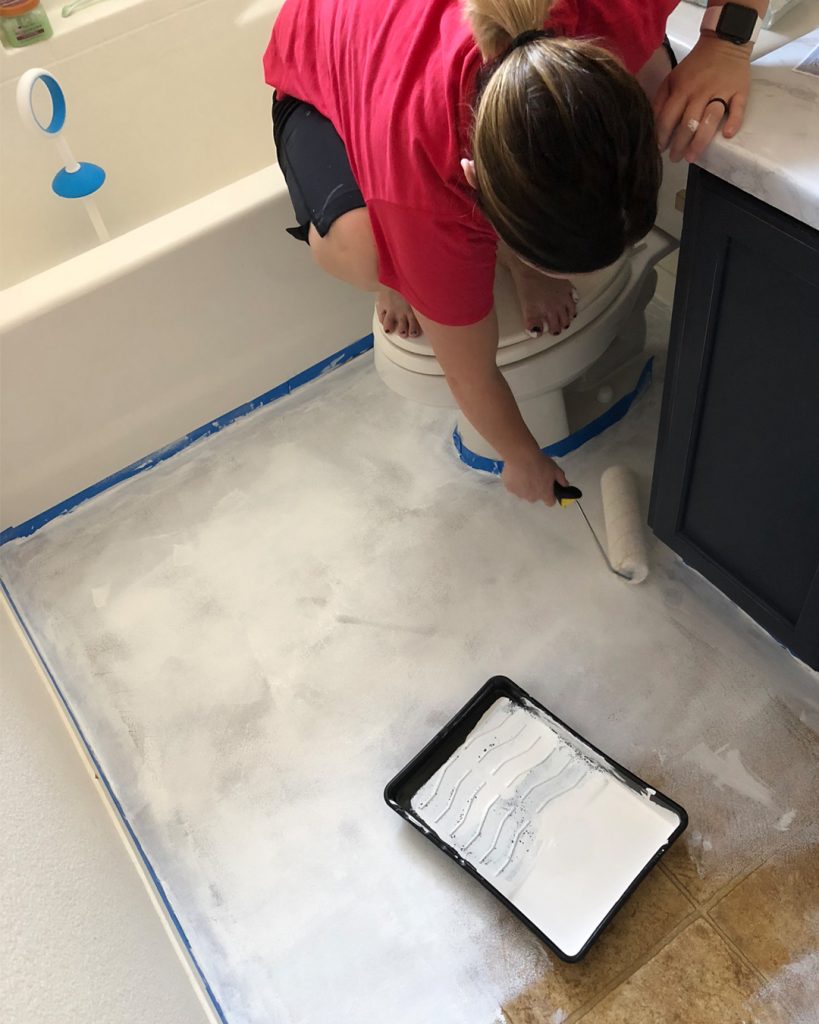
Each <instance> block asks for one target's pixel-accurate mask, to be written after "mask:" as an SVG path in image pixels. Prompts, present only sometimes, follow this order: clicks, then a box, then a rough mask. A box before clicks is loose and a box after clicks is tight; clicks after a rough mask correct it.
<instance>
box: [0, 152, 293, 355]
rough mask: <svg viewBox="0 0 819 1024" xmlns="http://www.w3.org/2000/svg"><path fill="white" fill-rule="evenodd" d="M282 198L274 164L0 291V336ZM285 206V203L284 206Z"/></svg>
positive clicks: (279, 175)
mask: <svg viewBox="0 0 819 1024" xmlns="http://www.w3.org/2000/svg"><path fill="white" fill-rule="evenodd" d="M286 196H287V186H286V184H285V181H284V177H283V175H282V173H281V170H280V169H279V167H278V165H277V164H275V163H272V164H268V165H267V166H266V167H263V168H261V169H260V170H258V171H254V172H252V173H251V174H248V175H246V176H245V177H243V178H239V179H238V180H236V181H234V182H231V183H230V184H228V185H224V186H223V187H222V188H219V189H217V190H216V191H214V192H210V193H208V194H207V195H205V196H202V197H200V198H199V199H194V200H192V201H191V202H190V203H186V204H185V205H184V206H180V207H177V209H175V210H171V211H170V212H168V213H165V214H162V216H160V217H155V218H154V219H153V220H150V221H148V222H147V223H145V224H141V225H139V227H136V228H132V229H131V230H130V231H127V232H125V233H124V234H122V235H118V236H117V237H115V238H112V239H111V240H110V241H108V242H104V243H102V244H100V245H96V246H94V247H93V248H91V249H88V250H86V251H85V252H83V253H80V254H79V255H77V256H72V257H71V258H70V259H68V260H64V261H63V262H62V263H57V264H55V265H54V266H53V267H49V268H48V269H47V270H43V271H41V272H40V273H39V274H34V275H33V276H32V277H29V278H26V280H25V281H19V282H18V283H17V284H13V285H10V286H9V287H8V288H5V289H3V290H2V291H0V341H2V335H3V334H5V333H6V332H10V331H12V330H14V329H15V328H17V327H19V326H21V325H22V324H25V323H28V322H30V321H32V320H35V319H37V317H39V316H42V315H45V314H46V313H50V312H52V311H53V310H55V309H58V308H59V307H60V306H62V305H65V304H67V303H69V302H72V301H75V300H77V299H80V298H82V297H83V296H84V295H87V294H89V293H90V292H92V291H94V290H95V289H97V288H99V287H101V286H103V285H105V284H108V283H109V282H111V281H114V280H117V279H118V278H121V277H125V276H127V275H128V274H129V273H131V272H133V271H135V270H138V269H139V268H140V267H142V266H144V265H145V264H147V263H149V262H151V261H152V260H154V259H156V258H157V257H160V256H162V255H164V254H165V253H168V252H172V251H174V250H175V249H179V248H182V247H183V246H184V245H186V244H188V243H190V242H195V241H196V240H197V239H198V238H201V237H203V236H204V235H207V234H209V233H210V232H211V231H213V230H215V229H217V228H218V227H219V226H220V225H222V224H224V223H226V222H228V221H231V220H234V219H237V218H238V217H240V216H242V215H244V214H246V213H248V212H250V211H251V210H254V209H258V208H260V207H262V206H265V205H266V204H267V203H271V202H274V201H275V200H277V199H278V198H284V197H286ZM288 201H289V200H288Z"/></svg>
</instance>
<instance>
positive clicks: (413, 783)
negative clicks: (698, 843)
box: [384, 676, 688, 963]
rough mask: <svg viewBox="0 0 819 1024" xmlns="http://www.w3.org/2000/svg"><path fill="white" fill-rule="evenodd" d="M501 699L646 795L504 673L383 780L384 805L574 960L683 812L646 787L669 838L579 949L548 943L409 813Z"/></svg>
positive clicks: (683, 821)
mask: <svg viewBox="0 0 819 1024" xmlns="http://www.w3.org/2000/svg"><path fill="white" fill-rule="evenodd" d="M502 697H506V698H508V699H509V700H510V701H512V703H513V704H517V705H519V706H521V707H524V708H525V707H527V706H528V707H530V708H536V709H538V711H540V712H542V713H543V714H544V715H545V716H546V717H547V718H548V719H549V720H550V721H551V722H553V723H554V724H555V726H556V727H557V728H556V731H557V732H558V733H559V732H560V731H561V730H563V731H565V733H567V734H569V736H571V737H572V738H573V739H575V740H577V741H579V744H580V745H581V750H582V748H586V750H587V751H591V752H593V754H594V755H595V758H594V759H595V760H596V761H597V762H599V763H600V764H601V765H603V766H604V767H605V768H606V769H608V770H609V771H610V772H611V774H612V775H613V776H615V777H616V778H617V779H618V780H619V781H620V782H622V783H624V784H625V785H626V786H628V787H630V788H632V789H634V790H635V791H637V792H639V793H640V794H641V795H643V796H645V794H646V791H647V789H648V785H647V783H645V782H644V781H643V780H642V779H639V778H638V777H637V776H636V775H634V774H632V773H631V772H630V771H628V769H627V768H624V767H623V766H622V765H620V764H618V763H617V762H616V761H613V760H612V759H611V758H610V757H608V756H607V755H606V754H604V753H603V752H602V751H601V750H599V749H598V748H597V747H595V746H593V744H591V743H589V742H588V740H586V739H585V738H584V737H583V736H581V735H580V734H579V733H577V732H575V731H574V730H573V729H571V728H570V727H569V726H568V725H566V724H565V722H562V721H561V720H560V719H559V718H557V717H556V716H555V715H553V714H552V713H551V712H550V711H548V710H547V709H546V708H544V707H543V705H542V704H540V703H538V701H536V700H534V699H533V698H532V697H530V696H529V694H527V693H525V692H524V691H523V690H522V689H521V688H520V687H519V686H516V685H515V683H513V682H512V681H511V680H510V679H507V678H505V677H504V676H495V677H493V678H492V679H490V680H489V682H487V683H486V684H485V685H484V686H483V687H481V689H480V690H479V691H478V692H477V693H476V694H475V696H474V697H473V698H472V699H471V700H470V701H468V702H467V703H466V704H465V705H464V707H462V708H461V710H460V711H459V712H458V713H457V714H456V715H455V716H454V717H453V718H452V719H451V720H450V721H449V722H448V723H447V724H446V725H445V726H444V727H443V729H441V731H440V732H439V733H438V734H437V735H436V736H435V737H434V738H433V739H432V740H430V742H429V743H428V744H427V745H426V746H425V747H424V749H423V750H422V751H421V752H420V753H419V754H418V755H417V756H416V757H414V758H413V759H412V760H411V761H410V762H409V764H408V765H407V766H406V767H405V768H403V769H402V770H401V771H400V772H399V773H398V774H397V775H396V776H395V778H394V779H392V781H391V782H389V783H388V785H387V787H386V789H385V790H384V799H385V800H386V801H387V803H388V804H389V806H390V807H392V809H393V810H394V811H396V813H398V814H400V815H401V817H403V818H405V819H406V820H407V821H408V822H409V823H410V824H411V825H412V826H413V827H414V828H416V829H418V831H419V832H421V833H422V834H423V835H425V836H426V837H427V839H429V840H430V842H432V843H434V844H435V845H436V846H437V847H438V848H439V849H440V850H442V851H443V852H444V853H445V854H446V855H447V856H448V857H451V858H452V859H453V860H454V861H455V862H456V863H458V864H460V866H461V867H462V868H463V869H464V870H465V871H467V872H468V873H469V874H470V875H472V877H473V878H475V879H477V881H478V882H480V883H481V885H482V886H484V888H486V889H488V890H489V892H491V893H492V894H493V895H494V896H495V897H496V898H497V899H498V900H500V902H501V903H503V904H504V905H505V906H506V907H508V909H509V910H511V911H512V913H513V914H514V915H515V916H516V917H518V918H519V919H520V920H521V921H522V922H523V924H525V925H526V927H527V928H529V929H530V930H531V931H532V932H533V933H534V934H535V935H536V936H537V937H538V938H539V939H540V940H541V941H542V942H544V943H545V944H546V945H547V946H548V947H549V948H550V949H551V950H553V951H554V952H555V953H556V954H557V956H559V957H560V959H561V960H564V961H566V962H567V963H576V962H577V961H579V960H582V959H583V957H584V956H585V955H586V953H587V952H588V950H589V948H590V947H591V945H592V944H593V943H594V941H595V940H596V939H597V937H598V936H599V935H600V933H601V932H602V931H603V929H604V928H605V927H606V925H607V924H608V923H609V922H610V921H611V919H612V918H613V917H614V915H615V914H616V913H617V911H618V910H619V909H620V907H621V906H622V905H623V903H624V902H625V901H626V899H628V897H629V895H630V894H631V893H632V892H633V891H634V890H635V889H636V888H637V886H638V885H639V884H640V882H641V881H642V879H643V878H644V877H645V876H646V874H648V872H649V871H650V870H651V868H652V867H653V866H654V865H655V864H656V863H657V861H658V860H659V859H660V857H661V856H662V855H663V854H664V853H665V852H666V850H667V849H668V848H669V847H670V846H671V844H672V843H673V842H674V841H675V840H676V839H677V838H678V837H679V836H680V835H681V834H682V833H683V831H684V830H685V828H686V826H687V824H688V815H687V814H686V812H685V810H684V809H683V808H682V807H681V806H680V805H679V804H678V803H675V802H674V801H673V800H671V799H669V798H668V797H666V796H664V795H663V794H662V793H658V792H656V791H654V790H653V789H652V790H651V791H650V792H651V796H650V800H651V802H652V803H655V804H658V805H659V806H661V807H663V808H665V809H666V810H667V811H669V812H671V813H672V815H674V816H676V817H677V818H678V820H679V825H678V826H677V828H676V829H674V831H673V833H672V834H671V835H670V836H669V838H668V841H667V842H666V843H665V844H664V845H663V846H661V847H660V848H659V849H658V850H657V851H656V853H655V854H654V856H653V857H651V859H650V860H649V861H648V862H647V863H646V864H645V866H644V867H643V869H642V870H641V871H640V872H639V873H638V874H637V875H636V876H635V877H634V879H633V881H632V882H631V884H630V885H629V887H628V888H627V889H626V891H625V892H624V893H623V894H622V896H621V897H620V898H619V900H617V902H616V903H615V904H614V905H613V906H612V908H611V909H610V910H609V912H608V913H607V915H606V916H605V917H604V919H603V920H602V921H601V922H600V924H599V925H598V926H597V928H596V929H595V930H594V932H593V933H592V934H591V935H590V936H589V938H588V940H587V941H586V943H585V945H584V946H583V948H582V949H581V950H580V951H579V952H578V953H576V954H574V955H571V954H569V953H566V952H565V951H564V950H562V949H561V948H560V947H559V946H558V945H557V943H556V942H555V941H553V939H551V938H550V937H549V936H548V935H546V934H544V932H542V931H541V930H540V929H539V928H538V927H537V926H536V925H535V924H533V922H532V921H530V920H529V918H528V917H526V915H525V914H524V913H523V912H522V911H521V910H520V909H519V908H518V907H517V906H515V904H514V903H513V902H512V901H511V900H509V899H508V898H507V897H506V896H505V895H504V894H503V893H501V892H499V891H498V889H496V888H495V886H493V885H492V883H491V882H490V881H488V880H487V879H486V878H484V877H483V875H481V874H480V873H479V872H478V871H477V870H476V869H475V867H473V866H472V864H470V863H469V862H468V861H466V860H464V858H463V857H462V856H461V855H460V854H459V853H458V852H457V850H455V849H454V848H453V847H452V846H451V845H449V843H447V842H446V841H445V840H444V839H442V838H441V836H439V835H438V833H437V832H435V830H434V827H433V826H430V825H429V824H427V823H425V822H424V821H422V820H421V818H420V817H419V816H418V814H417V812H416V811H414V810H413V809H412V806H411V801H412V798H413V797H414V796H415V794H416V793H417V792H418V790H420V789H421V788H422V787H423V786H424V784H425V783H426V782H427V781H428V780H429V779H430V778H432V776H433V775H434V774H435V773H436V772H437V771H438V770H439V768H441V767H442V765H444V764H445V763H446V762H447V761H448V760H449V758H450V757H451V756H452V754H453V753H454V752H455V751H456V750H457V749H458V748H459V747H460V746H461V745H462V744H463V743H464V742H465V740H466V738H467V736H468V735H469V734H470V733H471V732H472V730H473V729H474V728H475V726H476V725H477V723H478V722H479V721H480V719H481V718H482V717H483V715H484V714H485V713H486V712H487V711H488V710H489V708H490V707H491V706H492V705H493V704H494V703H495V701H497V700H498V699H499V698H502Z"/></svg>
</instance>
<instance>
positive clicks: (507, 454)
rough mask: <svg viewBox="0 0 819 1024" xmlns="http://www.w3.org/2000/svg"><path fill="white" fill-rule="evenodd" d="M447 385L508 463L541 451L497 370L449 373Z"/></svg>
mask: <svg viewBox="0 0 819 1024" xmlns="http://www.w3.org/2000/svg"><path fill="white" fill-rule="evenodd" d="M447 383H448V384H449V387H450V390H451V391H452V394H453V396H454V398H455V401H456V402H457V403H458V407H459V409H460V410H461V412H463V414H464V416H466V418H467V419H468V420H469V422H470V423H471V424H472V426H473V427H474V428H475V430H477V432H478V433H479V434H480V435H481V437H482V438H483V439H484V440H485V441H487V442H488V443H489V444H490V445H491V446H492V447H493V448H494V449H495V451H496V452H497V453H498V454H499V455H500V457H501V458H502V459H503V460H504V461H505V462H508V461H510V460H514V459H518V458H521V457H524V456H527V455H533V454H535V453H537V452H538V450H539V449H538V445H537V441H535V439H534V437H532V434H531V433H530V432H529V428H528V427H527V426H526V424H525V423H524V420H523V417H522V416H521V414H520V409H519V408H518V404H517V402H516V401H515V397H514V395H513V394H512V391H511V389H510V387H509V385H508V384H507V383H506V381H505V380H504V377H503V374H502V373H501V372H500V370H498V368H497V367H485V366H484V367H471V368H470V369H469V371H468V372H467V373H465V374H464V373H459V374H447Z"/></svg>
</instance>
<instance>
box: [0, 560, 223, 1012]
mask: <svg viewBox="0 0 819 1024" xmlns="http://www.w3.org/2000/svg"><path fill="white" fill-rule="evenodd" d="M0 590H2V592H3V594H4V596H5V598H6V600H7V601H8V603H9V607H10V608H11V610H12V612H13V613H14V617H15V618H16V620H17V622H18V623H19V625H20V628H21V629H22V631H23V632H24V633H25V635H26V638H27V640H28V642H29V643H30V644H31V647H32V650H33V651H34V653H35V654H36V655H37V660H38V661H39V663H40V666H41V667H42V669H43V671H44V672H45V674H46V676H47V677H48V680H49V682H50V684H51V686H52V688H53V690H54V693H55V694H56V695H57V699H58V700H59V702H60V704H61V705H62V706H63V708H64V709H65V713H66V714H67V715H68V718H69V721H70V722H71V727H72V729H73V731H74V733H75V734H76V736H77V738H78V739H79V741H80V743H81V744H82V746H83V748H84V749H85V751H86V753H87V754H88V757H89V758H90V759H91V763H92V764H93V766H94V772H95V773H96V775H97V777H98V778H99V780H100V782H101V783H102V784H103V786H104V787H105V791H106V792H107V793H108V796H109V797H110V799H111V801H112V803H113V804H114V807H115V808H116V811H117V814H118V816H119V819H120V821H121V822H122V824H123V825H124V826H125V829H126V831H127V832H128V836H129V837H130V839H131V842H132V843H133V844H134V848H135V849H136V851H137V853H138V854H139V858H140V860H141V861H142V864H143V866H144V868H145V870H146V871H147V872H148V875H149V877H150V879H151V882H152V883H153V886H154V889H155V890H156V892H157V894H158V896H159V898H160V899H161V901H162V904H163V906H164V907H165V909H166V910H167V912H168V916H169V917H170V919H171V922H172V923H173V926H174V929H175V930H176V933H177V935H178V936H179V938H180V940H181V941H182V944H183V945H184V947H185V949H186V950H187V951H188V956H189V957H190V960H191V963H192V964H193V966H194V968H195V970H196V973H197V974H198V975H199V979H200V981H201V982H202V985H203V987H204V989H205V992H206V993H207V996H208V999H209V1000H210V1002H211V1004H212V1006H213V1009H214V1011H215V1012H216V1015H217V1016H218V1018H219V1020H220V1021H221V1022H222V1024H228V1019H227V1017H226V1016H225V1013H224V1011H223V1010H222V1007H221V1005H220V1003H219V1000H218V999H217V998H216V995H215V993H214V991H213V989H212V988H211V987H210V985H209V984H208V979H207V978H206V977H205V974H204V972H203V970H202V968H201V967H200V966H199V961H198V960H197V959H196V954H195V953H194V952H193V949H192V948H191V944H190V940H189V939H188V936H187V935H186V933H185V929H184V928H183V927H182V924H181V922H180V920H179V918H178V917H177V916H176V913H175V912H174V909H173V907H172V906H171V903H170V900H169V899H168V896H167V894H166V893H165V890H164V888H163V887H162V883H161V882H160V880H159V878H158V876H157V873H156V871H155V870H154V867H153V865H152V864H151V862H150V860H149V859H148V855H147V854H146V853H145V850H144V848H143V846H142V843H140V841H139V839H138V838H137V834H136V832H134V830H133V828H132V827H131V823H130V822H129V821H128V818H127V817H126V816H125V810H124V808H123V806H122V804H121V803H120V801H119V799H118V798H117V795H116V793H115V792H114V790H113V788H112V786H111V783H110V782H109V781H108V776H107V775H106V774H105V772H104V771H103V768H102V765H101V764H100V762H99V760H98V759H97V755H96V754H95V753H94V749H93V747H92V746H91V744H90V743H89V742H88V740H87V739H86V736H85V733H84V732H83V731H82V727H81V726H80V723H79V722H78V721H77V719H76V716H75V715H74V712H73V711H72V710H71V705H70V704H69V703H68V701H67V700H66V698H65V695H64V694H63V691H62V690H61V689H60V686H59V683H58V682H57V680H56V678H55V676H54V673H53V672H52V671H51V669H50V668H49V666H48V662H47V661H46V659H45V656H44V655H43V653H42V651H41V650H40V648H39V647H38V646H37V643H36V641H35V640H34V637H33V636H32V634H31V630H30V629H29V628H28V625H27V623H26V621H25V619H24V618H23V616H22V614H21V612H20V609H19V608H18V607H17V605H16V604H15V603H14V600H13V599H12V596H11V594H10V593H9V590H8V588H7V587H6V585H5V583H4V582H3V581H2V580H0Z"/></svg>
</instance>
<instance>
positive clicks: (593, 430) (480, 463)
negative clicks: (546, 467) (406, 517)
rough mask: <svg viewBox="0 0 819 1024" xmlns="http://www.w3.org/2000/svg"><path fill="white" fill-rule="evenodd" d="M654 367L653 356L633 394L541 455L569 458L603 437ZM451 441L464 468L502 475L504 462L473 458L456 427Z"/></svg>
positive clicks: (625, 410) (622, 414)
mask: <svg viewBox="0 0 819 1024" xmlns="http://www.w3.org/2000/svg"><path fill="white" fill-rule="evenodd" d="M653 367H654V357H653V356H652V357H651V358H650V359H649V360H648V362H647V363H646V365H645V366H644V367H643V369H642V371H641V372H640V376H639V378H638V380H637V384H636V385H635V387H634V390H633V391H629V393H628V394H627V395H623V397H622V398H620V399H618V401H616V402H615V403H614V405H613V406H612V407H611V408H610V409H607V410H606V411H605V412H604V413H601V415H600V416H598V417H597V419H594V420H592V421H591V423H587V424H586V425H585V427H581V428H580V430H576V431H575V432H574V433H573V434H569V436H568V437H564V438H563V440H562V441H556V442H555V443H554V444H550V445H547V446H546V447H545V448H544V449H543V454H544V455H552V456H556V457H560V456H561V455H568V454H569V452H573V451H574V450H575V449H576V448H579V447H580V446H581V445H583V444H585V443H586V442H587V441H590V440H591V439H592V438H593V437H597V435H598V434H602V433H603V431H604V430H607V429H608V428H609V427H610V426H612V424H614V423H616V422H617V421H618V420H621V419H622V418H623V417H624V416H625V415H626V413H627V412H628V411H629V409H630V408H631V405H632V403H633V402H634V400H635V398H638V397H639V396H640V395H641V394H642V393H643V392H644V391H645V390H646V388H647V387H648V386H649V384H650V383H651V375H652V371H653ZM452 441H453V443H454V445H455V448H456V450H457V452H458V455H459V456H460V458H461V462H465V463H466V465H467V466H469V467H471V468H472V469H480V470H482V471H483V472H484V473H502V472H503V462H502V461H501V460H500V459H487V458H486V457H485V456H483V455H476V454H475V452H473V451H472V450H471V449H469V448H467V447H466V445H465V444H464V442H463V438H462V437H461V435H460V433H459V432H458V428H457V427H456V428H455V430H454V432H453V434H452Z"/></svg>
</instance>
